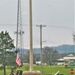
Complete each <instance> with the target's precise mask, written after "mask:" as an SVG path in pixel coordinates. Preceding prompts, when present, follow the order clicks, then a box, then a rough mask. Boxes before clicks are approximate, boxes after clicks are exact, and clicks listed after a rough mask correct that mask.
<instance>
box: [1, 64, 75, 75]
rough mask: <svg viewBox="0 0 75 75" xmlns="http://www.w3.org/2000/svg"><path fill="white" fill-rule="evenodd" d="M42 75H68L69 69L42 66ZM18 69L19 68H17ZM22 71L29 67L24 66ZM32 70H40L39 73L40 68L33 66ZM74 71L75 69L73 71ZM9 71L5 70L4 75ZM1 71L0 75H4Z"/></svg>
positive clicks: (8, 73)
mask: <svg viewBox="0 0 75 75" xmlns="http://www.w3.org/2000/svg"><path fill="white" fill-rule="evenodd" d="M42 68H43V75H48V74H53V75H54V74H55V73H56V72H57V71H59V72H60V74H64V75H70V68H65V67H64V66H43V67H42ZM17 69H20V68H17ZM21 69H22V70H23V71H25V70H29V66H28V65H25V66H23V67H21ZM33 69H34V70H40V71H41V66H34V67H33ZM74 70H75V69H74ZM10 71H11V70H10V69H6V75H10ZM3 72H4V71H3V70H0V75H4V73H3Z"/></svg>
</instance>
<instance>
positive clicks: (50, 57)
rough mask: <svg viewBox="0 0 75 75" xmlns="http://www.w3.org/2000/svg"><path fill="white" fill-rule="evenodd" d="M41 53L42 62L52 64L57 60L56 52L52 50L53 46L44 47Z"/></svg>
mask: <svg viewBox="0 0 75 75" xmlns="http://www.w3.org/2000/svg"><path fill="white" fill-rule="evenodd" d="M43 53H44V54H43V58H44V62H46V63H47V64H49V65H52V64H53V62H54V61H56V60H57V55H58V52H57V51H55V50H53V48H50V47H44V48H43Z"/></svg>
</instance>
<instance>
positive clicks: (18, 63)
mask: <svg viewBox="0 0 75 75" xmlns="http://www.w3.org/2000/svg"><path fill="white" fill-rule="evenodd" d="M16 64H17V65H18V66H21V60H20V56H19V54H18V53H17V57H16Z"/></svg>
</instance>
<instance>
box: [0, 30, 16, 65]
mask: <svg viewBox="0 0 75 75" xmlns="http://www.w3.org/2000/svg"><path fill="white" fill-rule="evenodd" d="M14 47H15V46H14V44H13V40H12V38H11V37H10V35H9V33H8V32H7V31H5V32H3V31H2V32H1V33H0V64H5V65H8V64H10V63H11V62H12V61H13V60H14V58H15V53H14V52H12V51H10V50H11V49H12V48H14Z"/></svg>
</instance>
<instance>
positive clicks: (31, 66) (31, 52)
mask: <svg viewBox="0 0 75 75" xmlns="http://www.w3.org/2000/svg"><path fill="white" fill-rule="evenodd" d="M29 15H30V16H29V18H30V21H29V23H30V71H32V70H33V50H32V49H33V45H32V44H33V42H32V0H29Z"/></svg>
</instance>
